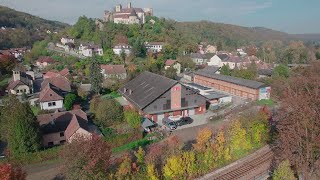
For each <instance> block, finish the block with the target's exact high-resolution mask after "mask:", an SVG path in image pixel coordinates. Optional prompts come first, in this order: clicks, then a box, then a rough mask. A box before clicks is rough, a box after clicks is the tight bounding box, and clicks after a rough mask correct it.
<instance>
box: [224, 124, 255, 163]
mask: <svg viewBox="0 0 320 180" xmlns="http://www.w3.org/2000/svg"><path fill="white" fill-rule="evenodd" d="M246 134H247V132H246V130H245V129H243V128H242V127H241V122H240V121H239V120H236V121H234V122H233V123H232V125H231V126H230V128H229V137H230V142H229V147H230V151H231V154H232V155H233V158H238V157H240V156H241V155H242V154H243V153H245V152H246V150H248V149H251V144H250V142H249V141H248V139H247V138H246Z"/></svg>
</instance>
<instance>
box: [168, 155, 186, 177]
mask: <svg viewBox="0 0 320 180" xmlns="http://www.w3.org/2000/svg"><path fill="white" fill-rule="evenodd" d="M184 173H185V166H184V164H183V160H182V158H181V156H180V155H172V156H170V157H168V158H167V160H166V163H165V165H164V167H163V176H164V177H165V178H166V179H180V178H182V177H183V175H184Z"/></svg>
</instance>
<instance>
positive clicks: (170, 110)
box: [118, 72, 206, 123]
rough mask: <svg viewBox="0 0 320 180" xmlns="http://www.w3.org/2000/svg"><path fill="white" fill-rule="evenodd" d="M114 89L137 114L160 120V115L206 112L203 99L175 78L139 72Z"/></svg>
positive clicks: (187, 114) (188, 114) (156, 120)
mask: <svg viewBox="0 0 320 180" xmlns="http://www.w3.org/2000/svg"><path fill="white" fill-rule="evenodd" d="M118 92H119V93H120V94H121V95H122V96H123V97H124V98H125V99H126V100H127V101H128V102H129V104H130V106H131V107H132V108H135V109H137V110H139V112H140V114H142V115H144V116H145V117H148V118H150V119H152V120H153V121H154V122H157V123H161V122H162V119H163V118H164V117H169V116H177V115H181V116H190V115H194V114H202V113H205V112H206V99H205V98H204V97H203V96H201V95H199V94H198V93H197V92H196V91H194V90H192V89H191V88H188V87H186V86H184V85H182V84H181V83H179V82H178V81H175V80H172V79H169V78H166V77H164V76H160V75H158V74H154V73H151V72H143V73H142V74H140V75H139V76H137V77H136V78H135V79H133V80H131V81H130V82H128V83H127V84H125V85H124V86H123V87H121V88H120V89H119V90H118Z"/></svg>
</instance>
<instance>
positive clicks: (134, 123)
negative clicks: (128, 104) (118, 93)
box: [124, 109, 141, 129]
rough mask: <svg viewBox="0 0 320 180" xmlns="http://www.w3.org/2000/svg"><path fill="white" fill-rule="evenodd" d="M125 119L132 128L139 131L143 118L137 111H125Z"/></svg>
mask: <svg viewBox="0 0 320 180" xmlns="http://www.w3.org/2000/svg"><path fill="white" fill-rule="evenodd" d="M124 118H125V120H126V121H127V123H128V124H129V125H130V126H131V127H132V128H135V129H137V128H139V127H140V125H141V116H140V114H139V113H138V112H137V111H135V110H132V109H130V110H126V111H124Z"/></svg>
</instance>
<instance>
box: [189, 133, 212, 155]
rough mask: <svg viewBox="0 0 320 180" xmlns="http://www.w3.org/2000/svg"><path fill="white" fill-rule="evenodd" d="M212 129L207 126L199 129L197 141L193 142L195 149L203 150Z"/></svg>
mask: <svg viewBox="0 0 320 180" xmlns="http://www.w3.org/2000/svg"><path fill="white" fill-rule="evenodd" d="M211 137H212V131H211V130H210V129H209V128H204V129H201V130H200V131H199V133H198V135H197V143H196V144H193V147H194V149H195V150H197V151H200V152H203V151H204V150H205V149H206V148H207V147H208V146H209V145H210V139H211Z"/></svg>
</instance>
